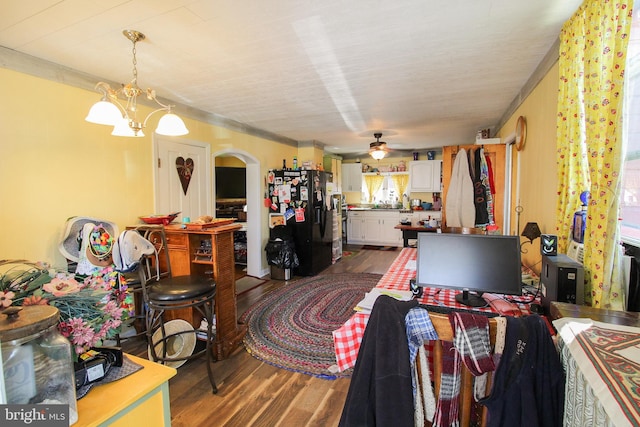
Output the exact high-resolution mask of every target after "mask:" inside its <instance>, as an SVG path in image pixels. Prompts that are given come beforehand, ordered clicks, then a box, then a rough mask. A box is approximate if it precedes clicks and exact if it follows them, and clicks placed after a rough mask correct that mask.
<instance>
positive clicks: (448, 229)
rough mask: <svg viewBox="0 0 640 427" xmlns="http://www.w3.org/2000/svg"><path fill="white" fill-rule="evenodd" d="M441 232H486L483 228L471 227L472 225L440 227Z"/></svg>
mask: <svg viewBox="0 0 640 427" xmlns="http://www.w3.org/2000/svg"><path fill="white" fill-rule="evenodd" d="M440 230H442V232H443V233H454V234H487V233H486V231H485V230H484V229H483V228H472V227H442V228H441V229H440Z"/></svg>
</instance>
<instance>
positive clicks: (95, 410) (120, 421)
mask: <svg viewBox="0 0 640 427" xmlns="http://www.w3.org/2000/svg"><path fill="white" fill-rule="evenodd" d="M127 356H128V357H129V359H131V360H132V361H133V362H135V363H138V364H140V365H142V366H143V369H141V370H139V371H137V372H135V373H133V374H131V375H129V376H128V377H125V378H122V379H121V380H118V381H114V382H111V383H106V384H100V385H95V386H93V387H92V388H91V390H90V391H89V393H87V395H86V396H85V397H83V398H82V399H80V400H78V406H77V409H78V421H77V422H76V423H75V424H74V427H88V426H111V427H114V426H170V425H171V408H170V406H169V379H170V378H172V377H173V376H174V375H175V374H176V370H175V369H174V368H170V367H168V366H164V365H160V364H158V363H154V362H150V361H149V360H146V359H141V358H139V357H136V356H132V355H129V354H128V355H127Z"/></svg>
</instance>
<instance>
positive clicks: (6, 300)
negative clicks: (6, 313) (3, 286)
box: [0, 291, 16, 307]
mask: <svg viewBox="0 0 640 427" xmlns="http://www.w3.org/2000/svg"><path fill="white" fill-rule="evenodd" d="M15 296H16V294H14V293H13V292H11V291H3V292H2V293H0V306H2V307H9V306H10V305H11V303H13V297H15Z"/></svg>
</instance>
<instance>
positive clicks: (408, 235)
mask: <svg viewBox="0 0 640 427" xmlns="http://www.w3.org/2000/svg"><path fill="white" fill-rule="evenodd" d="M393 228H395V229H396V230H402V240H403V246H404V247H405V248H407V247H409V239H417V238H418V233H422V232H431V233H436V232H437V231H438V227H423V226H415V225H402V224H398V225H396V226H395V227H393Z"/></svg>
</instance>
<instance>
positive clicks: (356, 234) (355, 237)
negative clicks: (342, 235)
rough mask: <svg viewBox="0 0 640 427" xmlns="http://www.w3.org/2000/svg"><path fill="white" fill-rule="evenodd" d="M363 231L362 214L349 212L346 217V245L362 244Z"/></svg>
mask: <svg viewBox="0 0 640 427" xmlns="http://www.w3.org/2000/svg"><path fill="white" fill-rule="evenodd" d="M363 230H364V212H363V211H349V213H348V216H347V243H348V244H362V243H363V242H364V237H363V234H364V233H363Z"/></svg>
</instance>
